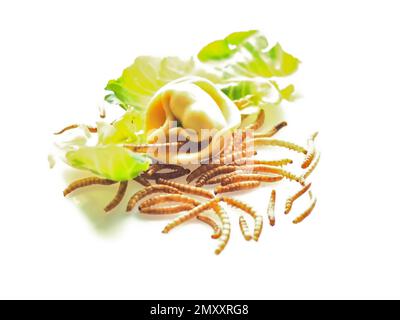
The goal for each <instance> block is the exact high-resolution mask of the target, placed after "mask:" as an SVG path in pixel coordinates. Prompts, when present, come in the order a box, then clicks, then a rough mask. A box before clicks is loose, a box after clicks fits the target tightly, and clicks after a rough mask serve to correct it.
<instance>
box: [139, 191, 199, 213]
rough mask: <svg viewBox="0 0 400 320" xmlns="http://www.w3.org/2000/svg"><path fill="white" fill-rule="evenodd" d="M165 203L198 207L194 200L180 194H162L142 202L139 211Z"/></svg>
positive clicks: (197, 202)
mask: <svg viewBox="0 0 400 320" xmlns="http://www.w3.org/2000/svg"><path fill="white" fill-rule="evenodd" d="M174 189H175V188H174ZM176 190H177V189H176ZM166 202H181V203H186V204H191V205H193V206H198V205H200V202H199V201H197V200H196V199H193V198H190V197H187V196H184V195H182V194H163V195H160V196H156V197H153V198H151V199H149V200H146V201H144V202H143V203H142V204H141V205H140V207H139V210H141V209H144V208H148V207H152V206H155V205H158V204H161V203H166Z"/></svg>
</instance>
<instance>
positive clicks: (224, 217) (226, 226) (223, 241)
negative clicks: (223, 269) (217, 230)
mask: <svg viewBox="0 0 400 320" xmlns="http://www.w3.org/2000/svg"><path fill="white" fill-rule="evenodd" d="M213 209H214V211H215V213H216V214H217V215H218V217H219V218H220V219H221V223H222V232H221V237H220V238H219V244H218V247H217V249H215V254H217V255H218V254H220V253H221V252H222V251H224V249H225V247H226V245H227V244H228V241H229V238H230V236H231V222H230V221H229V216H228V214H227V213H226V211H225V210H224V209H223V208H222V207H221V206H220V205H219V203H217V202H215V203H214V204H213Z"/></svg>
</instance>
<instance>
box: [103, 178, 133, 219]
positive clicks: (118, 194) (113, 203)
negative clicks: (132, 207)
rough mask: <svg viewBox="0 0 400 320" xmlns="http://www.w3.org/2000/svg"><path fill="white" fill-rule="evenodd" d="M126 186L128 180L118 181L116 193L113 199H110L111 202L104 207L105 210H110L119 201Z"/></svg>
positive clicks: (123, 194)
mask: <svg viewBox="0 0 400 320" xmlns="http://www.w3.org/2000/svg"><path fill="white" fill-rule="evenodd" d="M127 188H128V181H122V182H120V184H119V187H118V191H117V194H116V195H115V197H114V199H112V200H111V202H110V203H109V204H108V205H107V206H106V207H105V208H104V211H105V212H109V211H111V210H112V209H114V208H115V207H116V206H117V205H119V204H120V203H121V201H122V199H123V198H124V196H125V193H126V189H127Z"/></svg>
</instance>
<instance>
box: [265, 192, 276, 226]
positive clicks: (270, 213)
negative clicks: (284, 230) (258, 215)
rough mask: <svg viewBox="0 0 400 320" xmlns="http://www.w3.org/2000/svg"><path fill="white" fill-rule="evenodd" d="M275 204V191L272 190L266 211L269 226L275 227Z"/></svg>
mask: <svg viewBox="0 0 400 320" xmlns="http://www.w3.org/2000/svg"><path fill="white" fill-rule="evenodd" d="M275 202H276V191H275V190H272V191H271V197H270V199H269V204H268V210H267V214H268V219H269V224H270V225H271V226H274V225H275Z"/></svg>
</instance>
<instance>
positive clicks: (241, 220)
mask: <svg viewBox="0 0 400 320" xmlns="http://www.w3.org/2000/svg"><path fill="white" fill-rule="evenodd" d="M239 226H240V231H242V234H243V237H244V238H245V240H246V241H250V240H251V239H253V237H252V235H251V233H250V230H249V225H248V224H247V221H246V219H245V218H244V217H243V216H240V217H239Z"/></svg>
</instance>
